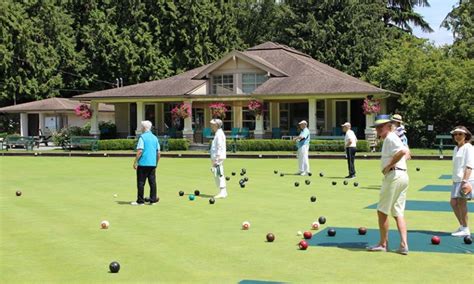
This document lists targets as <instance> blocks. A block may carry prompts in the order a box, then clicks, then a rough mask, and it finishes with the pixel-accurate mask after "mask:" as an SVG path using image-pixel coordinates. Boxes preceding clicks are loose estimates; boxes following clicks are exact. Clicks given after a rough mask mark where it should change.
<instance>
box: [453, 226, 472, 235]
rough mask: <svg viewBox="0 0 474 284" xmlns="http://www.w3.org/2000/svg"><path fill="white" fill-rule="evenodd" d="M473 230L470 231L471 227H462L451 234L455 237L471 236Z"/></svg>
mask: <svg viewBox="0 0 474 284" xmlns="http://www.w3.org/2000/svg"><path fill="white" fill-rule="evenodd" d="M470 235H471V232H470V231H469V228H462V229H461V230H459V231H458V232H454V233H452V234H451V236H453V237H465V236H470Z"/></svg>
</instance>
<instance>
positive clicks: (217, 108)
mask: <svg viewBox="0 0 474 284" xmlns="http://www.w3.org/2000/svg"><path fill="white" fill-rule="evenodd" d="M209 109H210V110H211V115H212V118H220V119H224V118H225V113H226V112H227V108H226V106H225V104H224V103H212V104H210V105H209Z"/></svg>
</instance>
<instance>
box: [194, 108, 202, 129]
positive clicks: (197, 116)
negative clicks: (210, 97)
mask: <svg viewBox="0 0 474 284" xmlns="http://www.w3.org/2000/svg"><path fill="white" fill-rule="evenodd" d="M203 127H204V109H203V108H193V130H194V131H197V130H202V129H203Z"/></svg>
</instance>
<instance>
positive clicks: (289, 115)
mask: <svg viewBox="0 0 474 284" xmlns="http://www.w3.org/2000/svg"><path fill="white" fill-rule="evenodd" d="M301 120H306V121H307V120H308V103H291V104H289V103H280V128H281V130H291V129H292V128H293V129H294V128H296V127H297V126H298V122H300V121H301Z"/></svg>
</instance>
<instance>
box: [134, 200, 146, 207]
mask: <svg viewBox="0 0 474 284" xmlns="http://www.w3.org/2000/svg"><path fill="white" fill-rule="evenodd" d="M130 205H132V206H141V205H145V203H138V202H136V201H133V202H130Z"/></svg>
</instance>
